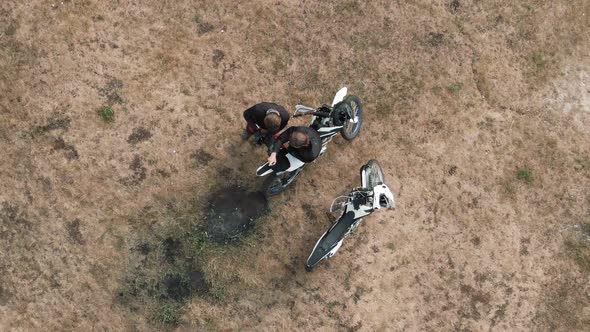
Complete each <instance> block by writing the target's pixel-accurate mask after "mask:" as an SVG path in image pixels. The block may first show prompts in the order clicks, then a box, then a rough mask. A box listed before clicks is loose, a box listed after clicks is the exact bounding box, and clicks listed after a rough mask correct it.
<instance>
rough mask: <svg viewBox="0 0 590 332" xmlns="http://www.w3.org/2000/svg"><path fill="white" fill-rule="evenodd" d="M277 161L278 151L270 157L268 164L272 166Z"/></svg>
mask: <svg viewBox="0 0 590 332" xmlns="http://www.w3.org/2000/svg"><path fill="white" fill-rule="evenodd" d="M276 163H277V153H276V152H273V153H271V154H270V156H269V157H268V164H269V165H270V166H274V165H275V164H276Z"/></svg>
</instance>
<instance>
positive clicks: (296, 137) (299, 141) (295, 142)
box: [289, 131, 309, 149]
mask: <svg viewBox="0 0 590 332" xmlns="http://www.w3.org/2000/svg"><path fill="white" fill-rule="evenodd" d="M289 145H290V146H291V147H294V148H296V149H297V148H300V147H303V146H308V145H309V137H308V136H307V135H306V134H305V133H302V132H300V131H294V132H293V133H292V134H291V137H290V138H289Z"/></svg>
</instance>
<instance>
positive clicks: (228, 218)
mask: <svg viewBox="0 0 590 332" xmlns="http://www.w3.org/2000/svg"><path fill="white" fill-rule="evenodd" d="M208 204H209V205H208V208H207V235H208V236H209V238H210V239H211V240H212V241H213V242H215V243H218V244H229V243H232V242H236V241H238V240H239V239H240V238H241V237H243V236H246V234H247V233H248V231H250V230H251V229H252V228H253V227H254V225H255V223H256V220H257V219H258V218H260V217H262V216H263V215H264V214H265V213H266V212H267V211H268V203H267V200H266V197H265V196H264V194H263V193H262V192H249V191H247V190H246V189H245V188H241V187H239V186H229V187H225V188H222V189H220V190H219V191H217V192H214V193H212V194H211V196H210V198H209V203H208Z"/></svg>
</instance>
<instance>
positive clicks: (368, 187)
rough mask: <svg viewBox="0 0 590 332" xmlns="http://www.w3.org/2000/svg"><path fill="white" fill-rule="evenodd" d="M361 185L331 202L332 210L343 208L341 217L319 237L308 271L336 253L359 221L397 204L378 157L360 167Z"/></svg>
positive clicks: (308, 260)
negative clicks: (384, 177) (385, 179)
mask: <svg viewBox="0 0 590 332" xmlns="http://www.w3.org/2000/svg"><path fill="white" fill-rule="evenodd" d="M360 173H361V187H360V188H355V189H353V190H352V191H351V192H350V193H349V194H348V195H344V196H339V197H337V198H336V199H334V201H333V202H332V205H331V206H330V212H332V213H334V212H337V211H342V214H341V215H340V218H338V220H337V221H336V222H334V223H333V224H332V226H331V227H330V229H328V230H327V231H326V232H325V233H324V234H323V235H322V236H321V237H320V239H319V240H318V241H317V243H316V244H315V246H314V247H313V250H312V251H311V255H309V258H308V259H307V262H306V263H305V269H306V270H307V271H308V272H311V271H313V269H314V268H315V267H316V266H317V265H318V264H319V263H320V262H321V261H323V260H324V259H328V258H330V257H332V256H334V255H335V254H336V252H337V251H338V249H340V247H341V246H342V242H343V241H344V239H345V238H346V237H347V236H348V235H350V234H351V233H352V232H353V231H354V230H355V229H356V228H357V227H358V225H359V224H360V222H361V220H362V218H363V217H366V216H368V215H370V214H371V213H373V212H375V211H376V210H379V209H382V208H390V209H393V208H395V200H394V197H393V193H392V192H391V191H390V190H389V188H388V187H387V185H386V184H385V183H384V179H383V170H382V169H381V167H380V166H379V164H378V163H377V161H376V160H369V162H367V163H366V164H365V165H363V166H362V167H361V170H360Z"/></svg>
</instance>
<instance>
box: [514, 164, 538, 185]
mask: <svg viewBox="0 0 590 332" xmlns="http://www.w3.org/2000/svg"><path fill="white" fill-rule="evenodd" d="M516 178H517V179H518V180H519V181H523V182H525V183H526V184H532V183H533V180H534V178H533V171H532V170H530V169H529V168H527V167H525V168H520V169H518V170H517V171H516Z"/></svg>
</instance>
